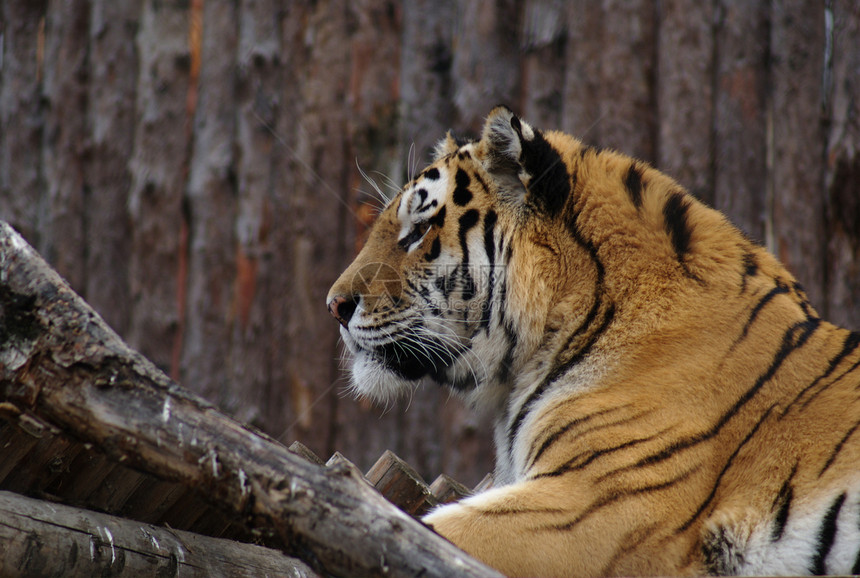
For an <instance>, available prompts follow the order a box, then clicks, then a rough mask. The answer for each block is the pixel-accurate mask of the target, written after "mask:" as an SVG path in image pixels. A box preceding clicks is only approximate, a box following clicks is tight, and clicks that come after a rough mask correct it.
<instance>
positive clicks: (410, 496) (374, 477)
mask: <svg viewBox="0 0 860 578" xmlns="http://www.w3.org/2000/svg"><path fill="white" fill-rule="evenodd" d="M366 477H367V480H368V481H369V482H370V483H371V484H373V486H374V487H375V488H376V489H377V490H379V492H380V493H381V494H382V495H383V496H385V498H386V499H387V500H388V501H390V502H391V503H393V504H394V505H396V506H397V507H398V508H400V509H401V510H403V511H404V512H407V513H409V514H412V515H413V516H420V515H422V514H425V513H427V512H428V511H429V510H430V508H432V507H433V506H435V505H436V503H437V501H436V498H435V497H434V496H433V493H432V492H431V491H430V487H429V486H428V485H427V484H426V483H425V482H424V480H423V479H422V478H421V476H420V475H419V474H418V472H416V471H415V470H414V469H413V468H412V466H410V465H409V464H407V463H406V462H404V461H403V460H402V459H400V458H399V457H397V456H396V455H395V454H394V452H392V451H386V452H385V453H384V454H382V457H380V458H379V459H378V460H377V461H376V463H375V464H373V467H372V468H370V470H369V471H368V472H367V476H366Z"/></svg>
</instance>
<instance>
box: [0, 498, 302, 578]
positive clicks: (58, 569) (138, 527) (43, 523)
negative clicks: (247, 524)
mask: <svg viewBox="0 0 860 578" xmlns="http://www.w3.org/2000/svg"><path fill="white" fill-rule="evenodd" d="M0 551H2V552H3V556H2V557H0V574H2V575H3V576H8V577H16V576H21V577H25V576H26V577H28V578H33V577H38V576H65V577H68V578H75V577H80V578H85V577H86V578H89V577H90V576H118V577H135V576H200V577H209V576H225V577H226V576H236V577H243V576H247V577H249V578H250V577H252V576H253V577H256V576H264V575H280V576H285V575H289V576H296V577H298V578H301V577H307V578H313V577H315V576H316V574H315V573H314V572H313V571H312V570H311V569H310V568H308V566H307V565H305V564H304V563H302V562H300V561H299V560H296V559H294V558H289V557H287V556H285V555H284V554H282V553H281V552H278V551H277V550H270V549H267V548H262V547H260V546H252V545H250V544H241V543H239V542H233V541H230V540H219V539H215V538H209V537H206V536H200V535H198V534H192V533H190V532H183V531H181V530H172V529H168V528H161V527H157V526H151V525H149V524H143V523H140V522H136V521H132V520H127V519H124V518H117V517H115V516H109V515H107V514H102V513H98V512H92V511H87V510H81V509H77V508H72V507H69V506H64V505H62V504H52V503H49V502H42V501H38V500H33V499H31V498H25V497H24V496H20V495H18V494H14V493H10V492H5V491H3V492H0Z"/></svg>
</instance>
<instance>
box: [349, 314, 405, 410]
mask: <svg viewBox="0 0 860 578" xmlns="http://www.w3.org/2000/svg"><path fill="white" fill-rule="evenodd" d="M341 336H342V337H343V341H344V343H345V344H346V347H347V349H349V352H350V355H351V357H352V359H350V360H349V363H350V375H351V379H350V384H349V385H350V392H351V393H352V394H353V395H354V396H356V397H362V398H368V399H370V400H371V401H372V402H374V403H376V404H380V405H388V404H389V403H390V402H392V401H394V400H396V399H397V398H399V397H400V396H402V395H404V394H407V393H409V392H410V391H412V389H413V388H414V387H415V386H416V385H417V384H418V382H415V381H407V380H405V379H403V378H402V377H400V376H398V375H397V374H395V373H393V372H392V371H390V370H388V369H386V368H385V367H383V366H382V365H380V364H379V362H377V361H376V360H375V359H373V356H371V355H370V354H369V353H368V352H366V351H364V350H363V349H359V348H358V347H357V346H356V345H355V341H354V340H353V339H352V336H350V335H349V333H348V332H347V331H345V330H344V329H343V328H341Z"/></svg>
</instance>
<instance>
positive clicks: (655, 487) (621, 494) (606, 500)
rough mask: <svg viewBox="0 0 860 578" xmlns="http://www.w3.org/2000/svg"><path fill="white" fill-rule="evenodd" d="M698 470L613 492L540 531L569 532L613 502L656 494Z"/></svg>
mask: <svg viewBox="0 0 860 578" xmlns="http://www.w3.org/2000/svg"><path fill="white" fill-rule="evenodd" d="M698 469H699V466H696V467H694V468H692V469H690V470H687V471H686V472H684V473H682V474H681V475H679V476H677V477H674V478H672V479H670V480H666V481H665V482H660V483H657V484H651V485H648V486H640V487H638V488H630V489H626V490H618V491H613V492H611V493H610V494H609V495H608V496H605V497H603V498H601V499H600V500H598V501H596V502H594V503H592V504H591V505H590V506H589V507H588V508H586V509H585V511H583V512H582V513H581V514H579V515H578V516H577V517H576V518H574V519H573V520H571V521H569V522H566V523H564V524H553V525H551V526H546V527H544V528H541V529H542V530H549V531H566V530H571V529H573V528H574V527H575V526H576V525H577V524H579V523H580V522H582V521H583V520H584V519H585V518H587V517H589V516H590V515H592V514H593V513H595V512H597V511H598V510H600V509H602V508H605V507H606V506H609V505H611V504H614V503H615V502H617V501H619V500H621V499H623V498H629V497H633V496H639V495H642V494H650V493H652V492H658V491H660V490H665V489H667V488H671V487H672V486H674V485H675V484H677V483H679V482H683V481H684V480H686V479H687V478H689V477H690V476H691V475H693V474H694V473H695V472H696V471H697V470H698Z"/></svg>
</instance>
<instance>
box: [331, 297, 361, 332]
mask: <svg viewBox="0 0 860 578" xmlns="http://www.w3.org/2000/svg"><path fill="white" fill-rule="evenodd" d="M356 307H358V300H357V299H356V297H355V295H335V296H334V297H333V298H332V300H331V301H329V302H328V311H329V313H331V314H332V316H333V317H334V318H335V319H337V320H338V322H339V323H340V324H341V325H343V326H344V327H346V326H347V324H348V323H349V320H350V319H352V314H353V313H355V308H356Z"/></svg>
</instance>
